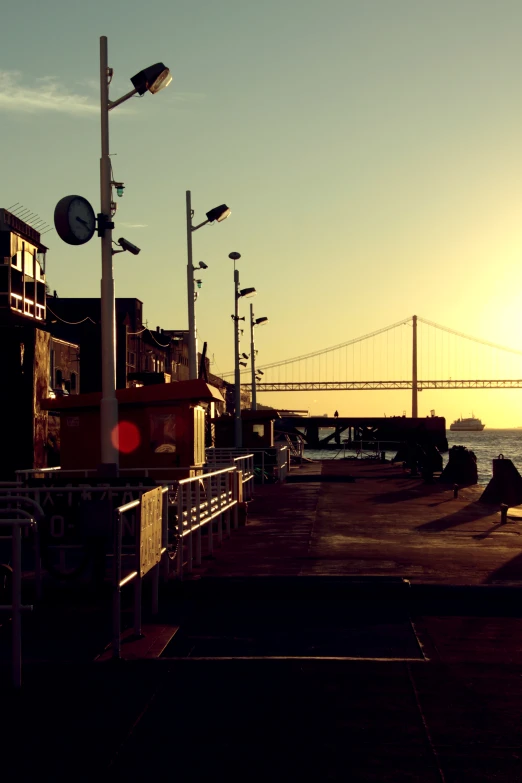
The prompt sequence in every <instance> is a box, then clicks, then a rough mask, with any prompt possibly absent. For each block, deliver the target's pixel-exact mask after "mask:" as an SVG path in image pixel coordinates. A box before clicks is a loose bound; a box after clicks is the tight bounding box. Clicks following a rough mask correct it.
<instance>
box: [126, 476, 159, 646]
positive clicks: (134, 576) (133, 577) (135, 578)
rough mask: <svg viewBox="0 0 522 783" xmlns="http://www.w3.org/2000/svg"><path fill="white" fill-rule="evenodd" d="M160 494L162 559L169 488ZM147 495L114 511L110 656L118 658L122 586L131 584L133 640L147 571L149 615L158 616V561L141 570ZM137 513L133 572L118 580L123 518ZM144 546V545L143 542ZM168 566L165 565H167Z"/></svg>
mask: <svg viewBox="0 0 522 783" xmlns="http://www.w3.org/2000/svg"><path fill="white" fill-rule="evenodd" d="M153 491H154V492H155V491H161V494H162V503H161V507H162V512H161V531H162V533H161V549H160V553H159V554H160V558H161V557H164V555H165V554H166V551H167V534H166V529H167V519H168V502H169V501H168V492H169V487H168V486H165V487H161V488H158V490H153ZM145 495H147V493H144V494H143V496H142V497H141V498H140V499H139V500H132V501H131V502H130V503H125V504H124V505H123V506H118V508H117V509H115V511H114V530H113V544H114V546H113V555H114V558H113V586H112V587H113V589H112V656H113V658H121V589H122V587H125V585H127V584H130V582H134V634H135V635H136V636H137V637H140V636H141V635H142V627H141V621H142V612H141V608H142V583H143V577H144V576H145V574H146V573H148V570H152V614H157V613H158V607H159V576H160V567H161V563H160V560H159V559H158V561H157V562H156V563H155V564H154V566H153V567H152V568H151V569H148V570H144V567H143V558H142V545H143V543H144V542H143V540H142V518H141V516H142V500H143V497H144V496H145ZM135 510H136V512H137V517H138V518H137V521H136V544H135V552H134V569H133V570H132V571H130V572H129V573H128V574H126V575H125V576H123V577H122V556H123V518H124V516H125V514H127V513H128V512H129V511H135ZM146 543H147V542H146ZM167 564H168V561H167Z"/></svg>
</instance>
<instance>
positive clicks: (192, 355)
mask: <svg viewBox="0 0 522 783" xmlns="http://www.w3.org/2000/svg"><path fill="white" fill-rule="evenodd" d="M186 203H187V304H188V325H189V346H188V348H189V378H190V379H191V380H193V379H194V378H197V377H198V341H197V332H196V297H195V296H194V294H195V291H194V270H195V269H197V268H198V267H195V266H194V264H193V260H192V234H193V232H194V231H197V230H198V228H201V227H202V226H206V225H207V223H213V222H214V221H216V222H217V223H221V221H223V220H226V218H227V217H229V215H230V213H231V210H230V209H229V208H228V207H227V205H226V204H221V205H220V206H219V207H214V209H211V210H210V212H207V213H206V215H207V219H206V220H204V221H203V223H200V224H199V225H198V226H193V225H192V218H193V217H194V210H193V209H192V202H191V192H190V190H187V192H186ZM206 268H207V266H206V264H204V263H203V261H200V262H199V269H206Z"/></svg>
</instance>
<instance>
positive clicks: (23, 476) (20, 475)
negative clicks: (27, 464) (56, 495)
mask: <svg viewBox="0 0 522 783" xmlns="http://www.w3.org/2000/svg"><path fill="white" fill-rule="evenodd" d="M187 470H194V471H197V470H201V468H200V467H199V466H198V465H189V466H188V467H185V468H178V467H168V466H166V467H152V468H150V467H149V468H120V469H119V471H118V478H129V477H130V476H129V475H128V474H136V473H137V474H138V475H140V476H144V477H145V478H153V474H154V473H162V474H165V473H169V474H172V480H173V481H177V478H176V476H179V475H183V474H185V473H186V472H187ZM46 474H54V475H60V474H64V475H66V476H69V475H70V474H75V475H76V474H77V475H78V476H83V477H84V478H99V479H100V480H102V479H103V476H100V475H99V471H98V468H71V469H69V468H61V467H54V468H31V469H28V470H25V469H24V470H16V471H15V475H16V477H17V479H18V481H20V480H21V481H27V480H28V479H29V478H31V477H32V478H35V477H37V476H42V475H43V476H45V475H46ZM169 478H170V476H169ZM165 480H166V479H164V477H163V476H162V479H161V480H160V481H159V483H163V481H165ZM13 483H18V482H13ZM0 486H1V483H0Z"/></svg>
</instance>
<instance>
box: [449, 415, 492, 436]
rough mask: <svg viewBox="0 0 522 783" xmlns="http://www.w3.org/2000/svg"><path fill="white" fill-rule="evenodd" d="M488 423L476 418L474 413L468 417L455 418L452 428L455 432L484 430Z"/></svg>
mask: <svg viewBox="0 0 522 783" xmlns="http://www.w3.org/2000/svg"><path fill="white" fill-rule="evenodd" d="M485 426H486V425H485V424H482V422H481V420H480V419H477V418H475V414H474V413H472V414H471V416H470V417H469V418H468V419H463V418H462V416H461V417H460V419H455V421H454V422H452V424H450V430H452V431H453V432H482V430H483V429H484V427H485Z"/></svg>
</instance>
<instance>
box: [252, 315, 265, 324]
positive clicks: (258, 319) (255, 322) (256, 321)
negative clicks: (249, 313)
mask: <svg viewBox="0 0 522 783" xmlns="http://www.w3.org/2000/svg"><path fill="white" fill-rule="evenodd" d="M267 323H268V318H265V316H263V317H262V318H256V319H255V321H254V326H263V324H267Z"/></svg>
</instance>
